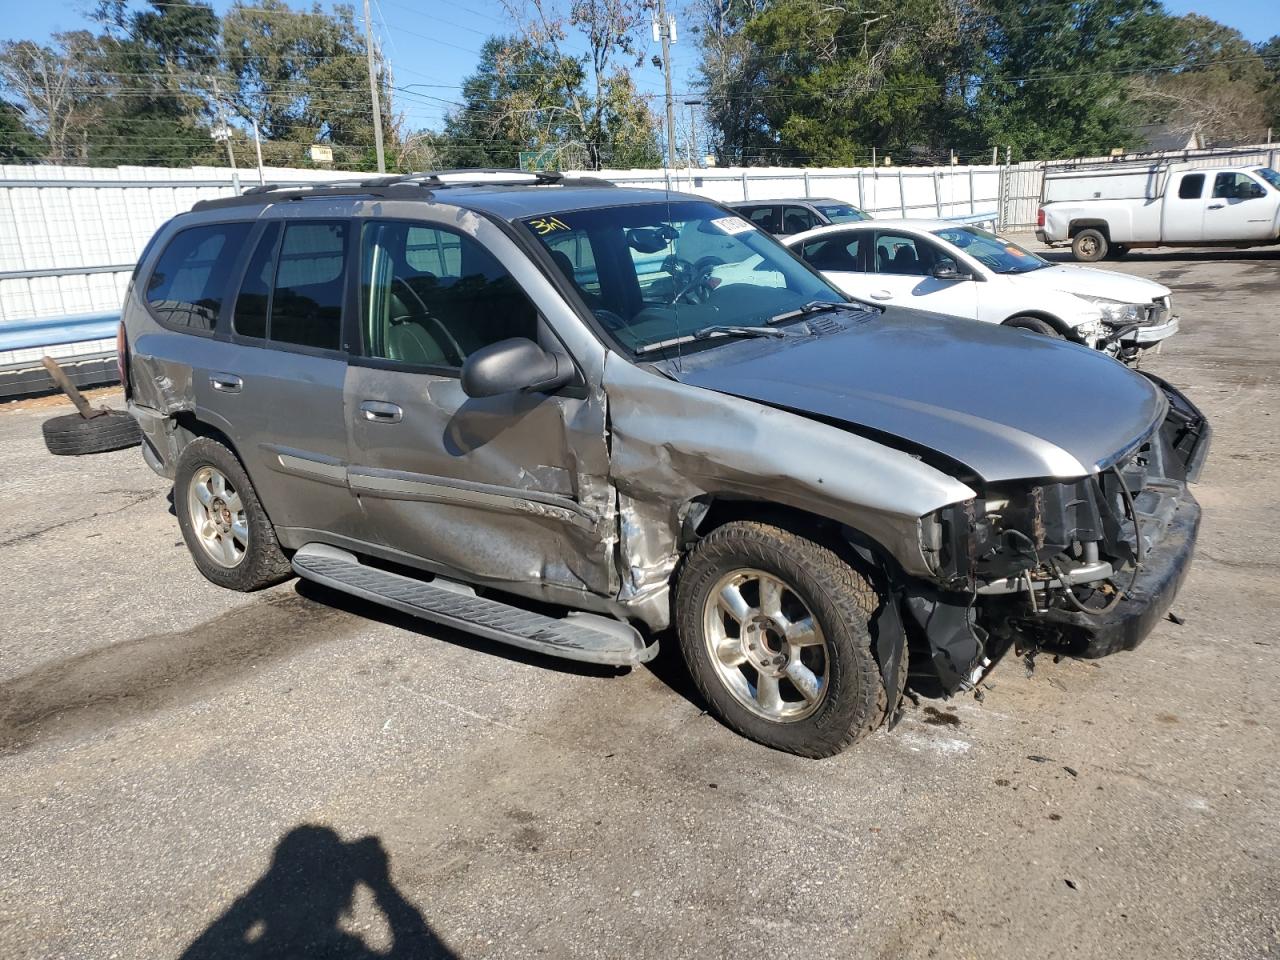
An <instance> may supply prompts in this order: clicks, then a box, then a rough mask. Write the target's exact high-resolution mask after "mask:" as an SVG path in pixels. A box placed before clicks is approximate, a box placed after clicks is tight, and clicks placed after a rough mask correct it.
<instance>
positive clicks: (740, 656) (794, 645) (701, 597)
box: [676, 521, 887, 757]
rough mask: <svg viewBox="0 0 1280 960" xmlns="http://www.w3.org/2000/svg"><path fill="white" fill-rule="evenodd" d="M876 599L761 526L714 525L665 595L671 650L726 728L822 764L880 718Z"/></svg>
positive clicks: (829, 560)
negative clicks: (675, 636)
mask: <svg viewBox="0 0 1280 960" xmlns="http://www.w3.org/2000/svg"><path fill="white" fill-rule="evenodd" d="M880 603H881V598H880V597H879V596H878V594H877V593H876V591H875V589H874V588H873V587H872V586H871V584H870V583H868V582H867V580H865V579H864V578H863V577H862V576H861V575H859V574H858V573H857V572H856V571H855V570H853V568H851V567H850V566H849V565H848V564H847V563H845V562H844V561H843V560H842V559H840V557H838V556H837V555H836V554H835V553H833V552H832V551H831V550H829V549H827V548H826V547H824V546H822V545H821V544H818V543H816V542H814V541H813V540H809V539H807V538H805V537H802V536H799V535H797V534H794V533H791V532H789V531H786V530H782V529H780V528H778V527H774V526H771V525H768V524H764V523H756V522H748V521H739V522H734V523H729V524H726V525H724V526H723V527H720V528H718V529H716V530H715V531H713V532H712V533H711V534H709V535H708V536H707V537H705V538H704V539H703V540H702V541H700V542H699V543H698V545H697V546H696V547H694V549H693V550H692V552H691V553H690V554H689V557H688V559H687V561H686V563H685V566H684V570H683V572H682V573H681V576H680V582H679V584H678V585H677V590H676V617H677V623H678V629H679V635H680V647H681V651H682V652H683V654H684V659H685V662H686V663H687V664H688V667H689V672H690V673H691V674H692V676H693V680H694V682H695V683H696V684H697V686H698V689H699V690H700V691H701V692H702V695H703V697H705V698H706V700H707V702H708V704H710V706H711V708H712V709H713V710H714V711H715V713H716V714H717V715H718V716H719V717H720V719H721V720H723V721H724V722H725V723H726V724H727V725H728V726H730V727H732V728H733V729H734V730H736V731H738V732H739V733H741V734H743V735H744V736H746V737H750V738H751V739H752V740H756V741H758V742H759V743H763V744H765V745H767V746H770V747H774V748H776V749H779V750H786V751H787V752H789V753H795V754H799V755H800V756H805V757H829V756H832V755H833V754H836V753H839V752H840V751H841V750H843V749H845V748H846V747H848V746H849V745H850V744H853V743H855V742H857V741H858V740H860V739H862V738H863V737H865V736H866V735H868V734H869V733H871V731H873V730H874V729H875V728H876V727H878V726H879V725H880V723H881V722H882V721H883V719H884V716H885V712H886V706H887V705H886V693H885V688H884V683H883V682H882V680H881V675H880V668H879V665H878V664H877V663H876V659H875V657H874V655H873V654H872V650H871V635H870V632H869V629H868V625H869V623H870V621H871V618H872V616H873V615H874V614H875V611H876V610H877V609H878V608H879V606H880Z"/></svg>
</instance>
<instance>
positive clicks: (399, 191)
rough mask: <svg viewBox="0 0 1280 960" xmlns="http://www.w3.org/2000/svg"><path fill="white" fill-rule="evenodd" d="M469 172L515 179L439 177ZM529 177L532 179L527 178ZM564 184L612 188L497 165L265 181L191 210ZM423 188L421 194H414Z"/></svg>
mask: <svg viewBox="0 0 1280 960" xmlns="http://www.w3.org/2000/svg"><path fill="white" fill-rule="evenodd" d="M471 173H483V174H495V173H501V174H508V173H509V174H512V175H514V176H516V177H517V178H518V179H512V180H452V181H445V180H441V179H440V178H441V177H442V176H461V175H464V174H471ZM530 177H532V179H529V178H530ZM552 185H555V186H565V187H612V186H616V184H614V183H613V182H612V181H609V180H603V179H601V178H599V177H566V176H565V175H564V174H562V173H558V172H556V171H553V170H537V171H533V170H516V169H504V168H500V167H484V168H470V169H456V170H427V171H423V172H421V173H405V174H392V175H387V176H378V177H365V178H363V179H353V180H329V181H319V182H316V183H311V184H305V183H304V184H299V183H283V184H276V183H267V184H262V185H261V186H257V187H249V188H248V189H247V190H245V191H244V192H243V193H241V194H240V195H239V196H233V197H216V198H214V199H212V200H200V201H197V202H196V203H195V205H194V206H192V208H191V209H192V210H222V209H226V208H228V207H242V206H246V207H247V206H254V205H257V204H267V203H277V202H282V201H290V200H309V199H320V198H324V197H404V196H405V195H406V194H409V193H411V192H412V193H416V194H417V195H416V196H415V197H414V199H430V197H431V195H432V193H433V192H434V191H436V190H447V189H450V188H457V187H519V186H552ZM417 191H422V193H417Z"/></svg>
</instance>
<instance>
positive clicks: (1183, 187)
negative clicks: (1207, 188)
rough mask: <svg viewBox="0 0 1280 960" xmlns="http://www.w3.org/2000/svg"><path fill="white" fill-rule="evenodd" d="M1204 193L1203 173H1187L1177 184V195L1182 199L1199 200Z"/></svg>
mask: <svg viewBox="0 0 1280 960" xmlns="http://www.w3.org/2000/svg"><path fill="white" fill-rule="evenodd" d="M1202 193H1204V174H1203V173H1189V174H1187V175H1186V176H1185V177H1183V178H1182V183H1180V184H1178V197H1179V198H1180V199H1182V200H1199V199H1200V194H1202Z"/></svg>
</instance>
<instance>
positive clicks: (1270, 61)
mask: <svg viewBox="0 0 1280 960" xmlns="http://www.w3.org/2000/svg"><path fill="white" fill-rule="evenodd" d="M1257 49H1258V56H1259V57H1261V58H1262V63H1263V66H1264V67H1265V68H1266V71H1267V87H1266V90H1267V106H1268V107H1269V108H1270V110H1271V119H1270V122H1269V123H1268V124H1267V125H1268V126H1269V127H1271V128H1272V129H1273V130H1275V129H1280V34H1278V35H1276V36H1274V37H1272V38H1271V39H1270V40H1268V41H1266V42H1265V43H1260V44H1258V48H1257Z"/></svg>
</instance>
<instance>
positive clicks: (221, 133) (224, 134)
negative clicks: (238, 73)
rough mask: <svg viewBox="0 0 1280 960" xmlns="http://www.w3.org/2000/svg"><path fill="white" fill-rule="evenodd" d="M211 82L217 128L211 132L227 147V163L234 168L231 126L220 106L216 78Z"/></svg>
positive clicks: (220, 95) (219, 93)
mask: <svg viewBox="0 0 1280 960" xmlns="http://www.w3.org/2000/svg"><path fill="white" fill-rule="evenodd" d="M211 79H212V80H213V100H214V102H215V103H216V104H217V105H218V126H217V127H216V128H215V129H214V131H213V139H215V140H221V141H222V142H223V143H225V144H226V145H227V162H228V163H230V164H231V169H232V170H234V169H235V168H236V154H235V151H234V150H232V149H231V126H230V125H229V124H228V123H227V114H226V111H225V110H224V109H223V105H222V91H221V90H219V89H218V78H217V77H212V78H211Z"/></svg>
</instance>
